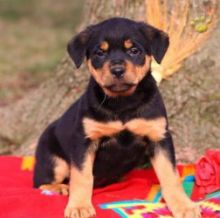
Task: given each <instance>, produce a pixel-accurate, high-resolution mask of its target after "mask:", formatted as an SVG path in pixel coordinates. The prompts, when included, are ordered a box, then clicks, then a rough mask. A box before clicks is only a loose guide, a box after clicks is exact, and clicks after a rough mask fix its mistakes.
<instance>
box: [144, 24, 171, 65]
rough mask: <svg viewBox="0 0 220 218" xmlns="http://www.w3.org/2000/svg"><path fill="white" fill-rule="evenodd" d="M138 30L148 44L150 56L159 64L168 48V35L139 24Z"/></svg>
mask: <svg viewBox="0 0 220 218" xmlns="http://www.w3.org/2000/svg"><path fill="white" fill-rule="evenodd" d="M140 30H141V32H142V34H143V35H144V36H145V37H146V40H147V43H149V44H150V45H149V44H148V46H150V52H151V54H152V55H153V57H154V59H155V60H156V61H157V63H159V64H160V63H161V61H162V59H163V57H164V55H165V53H166V51H167V49H168V46H169V37H168V35H167V34H166V33H165V32H163V31H161V30H159V29H157V28H155V27H152V26H150V25H148V24H145V23H140Z"/></svg>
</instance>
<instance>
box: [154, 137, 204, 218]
mask: <svg viewBox="0 0 220 218" xmlns="http://www.w3.org/2000/svg"><path fill="white" fill-rule="evenodd" d="M166 137H167V138H164V139H163V140H162V141H160V142H158V143H155V148H154V149H155V151H154V156H153V157H152V159H151V163H152V165H153V167H154V170H155V172H156V174H157V177H158V179H159V181H160V185H161V189H162V194H163V197H164V199H165V201H166V203H167V206H168V208H169V209H170V210H171V211H172V213H173V215H174V217H175V218H200V217H201V215H200V210H199V208H198V207H197V206H196V204H195V203H193V202H192V201H191V200H190V199H189V198H188V197H187V195H186V194H185V192H184V189H183V187H182V184H181V181H180V178H179V175H178V172H177V171H176V169H175V166H174V164H172V161H171V160H172V159H173V160H174V156H173V154H172V139H171V136H170V135H169V134H168V133H167V134H166Z"/></svg>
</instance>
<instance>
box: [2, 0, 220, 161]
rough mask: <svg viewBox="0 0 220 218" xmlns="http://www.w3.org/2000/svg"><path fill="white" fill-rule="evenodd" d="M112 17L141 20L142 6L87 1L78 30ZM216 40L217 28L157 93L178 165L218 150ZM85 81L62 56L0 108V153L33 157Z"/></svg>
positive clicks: (127, 0) (117, 0)
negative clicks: (48, 73)
mask: <svg viewBox="0 0 220 218" xmlns="http://www.w3.org/2000/svg"><path fill="white" fill-rule="evenodd" d="M112 16H123V17H128V18H132V19H136V20H145V5H144V1H142V0H114V1H106V0H87V1H86V5H85V12H84V17H83V22H82V24H81V25H80V27H79V29H80V30H81V29H83V28H84V27H85V26H87V25H89V24H92V23H96V22H98V21H101V20H103V19H107V18H109V17H112ZM219 38H220V25H219V24H218V26H217V29H216V31H215V34H213V36H212V37H211V38H210V40H209V41H208V42H207V44H206V45H205V47H204V48H203V49H202V50H201V51H200V52H199V53H198V54H196V55H194V56H192V57H191V58H189V60H188V61H186V63H185V67H184V68H183V69H181V70H180V72H178V73H176V74H175V75H174V76H172V78H170V79H169V80H167V81H164V82H162V84H161V87H160V90H161V93H162V95H163V97H164V100H165V104H166V106H167V111H168V116H169V120H170V125H171V129H172V131H173V136H174V142H175V144H176V147H177V153H178V154H181V157H180V156H178V157H179V158H178V159H179V160H182V161H184V160H190V161H194V160H195V159H196V158H197V157H198V156H199V155H200V154H201V153H202V152H203V151H204V149H205V148H207V147H220V145H219V144H218V143H219V142H220V128H219V123H220V120H219V117H220V110H219V109H220V107H219V105H220V95H219V85H220V73H219V69H220V62H219V61H218V60H219V58H220V53H219V50H220V44H219V42H218V40H219ZM88 77H89V73H88V70H87V69H86V67H85V66H83V67H81V69H79V70H76V69H75V67H74V66H73V63H72V61H71V60H70V59H69V57H68V55H66V56H65V57H64V58H63V60H62V61H61V63H60V64H59V66H58V67H57V69H56V71H55V72H54V76H53V77H52V78H50V79H49V80H48V81H45V82H44V83H43V84H42V85H41V86H40V87H39V88H38V89H36V90H33V91H31V92H30V93H28V94H27V96H26V97H25V98H24V99H22V100H20V101H19V102H16V103H14V104H12V105H10V106H8V107H6V108H1V109H0V127H1V130H0V144H2V145H3V148H4V149H5V150H3V151H4V153H9V152H13V153H16V154H33V152H34V149H35V143H36V141H37V138H38V137H39V135H40V134H41V132H42V131H43V129H44V128H45V127H46V126H47V125H48V123H50V122H51V121H52V120H54V119H56V118H57V117H59V116H60V115H61V114H62V113H63V112H64V111H65V110H66V109H67V108H68V107H69V105H70V104H72V102H74V100H75V99H76V98H78V97H79V96H80V95H81V93H82V92H83V91H84V89H85V86H86V85H87V81H88ZM15 148H16V151H15V152H14V149H15ZM3 151H2V153H3ZM187 152H188V153H187ZM183 153H184V154H185V156H184V155H183Z"/></svg>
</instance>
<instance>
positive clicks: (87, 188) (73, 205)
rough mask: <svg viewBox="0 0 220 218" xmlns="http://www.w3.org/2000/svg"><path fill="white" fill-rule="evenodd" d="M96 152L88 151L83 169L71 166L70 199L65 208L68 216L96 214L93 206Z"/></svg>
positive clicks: (71, 217)
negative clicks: (93, 171)
mask: <svg viewBox="0 0 220 218" xmlns="http://www.w3.org/2000/svg"><path fill="white" fill-rule="evenodd" d="M94 158H95V154H94V153H93V152H88V153H87V154H86V156H85V160H84V163H83V166H82V169H80V170H79V169H78V168H77V167H75V166H71V169H70V184H69V185H70V186H69V200H68V204H67V206H66V209H65V212H64V213H65V217H66V218H83V217H93V216H95V210H94V208H93V206H92V202H91V199H92V189H93V173H92V170H93V163H94Z"/></svg>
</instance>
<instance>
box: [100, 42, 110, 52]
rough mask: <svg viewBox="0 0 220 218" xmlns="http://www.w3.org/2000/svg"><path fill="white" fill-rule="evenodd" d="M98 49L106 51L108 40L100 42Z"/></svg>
mask: <svg viewBox="0 0 220 218" xmlns="http://www.w3.org/2000/svg"><path fill="white" fill-rule="evenodd" d="M100 49H102V50H103V51H108V49H109V44H108V42H107V41H103V42H101V44H100Z"/></svg>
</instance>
